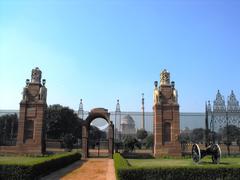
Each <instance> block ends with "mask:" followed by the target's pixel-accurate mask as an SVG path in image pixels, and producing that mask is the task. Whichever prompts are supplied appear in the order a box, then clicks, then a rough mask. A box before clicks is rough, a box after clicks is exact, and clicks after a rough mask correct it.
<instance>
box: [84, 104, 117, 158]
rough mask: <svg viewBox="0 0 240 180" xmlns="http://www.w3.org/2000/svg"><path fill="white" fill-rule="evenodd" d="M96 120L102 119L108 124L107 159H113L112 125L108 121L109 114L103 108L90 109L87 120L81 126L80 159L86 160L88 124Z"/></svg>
mask: <svg viewBox="0 0 240 180" xmlns="http://www.w3.org/2000/svg"><path fill="white" fill-rule="evenodd" d="M96 118H103V119H105V120H106V121H107V123H108V124H109V127H108V157H109V158H113V143H114V136H113V135H114V125H113V123H112V121H111V120H110V113H109V112H108V110H107V109H104V108H95V109H92V110H91V111H90V112H89V114H88V117H87V119H86V120H85V121H84V123H83V125H82V157H83V158H88V149H89V148H88V141H89V130H90V124H91V122H92V121H93V120H95V119H96Z"/></svg>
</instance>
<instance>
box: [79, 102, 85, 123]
mask: <svg viewBox="0 0 240 180" xmlns="http://www.w3.org/2000/svg"><path fill="white" fill-rule="evenodd" d="M83 114H84V111H83V102H82V99H80V104H79V108H78V117H79V118H81V119H83Z"/></svg>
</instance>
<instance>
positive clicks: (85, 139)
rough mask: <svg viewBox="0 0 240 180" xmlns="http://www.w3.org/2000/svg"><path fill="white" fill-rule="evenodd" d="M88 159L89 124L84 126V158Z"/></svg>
mask: <svg viewBox="0 0 240 180" xmlns="http://www.w3.org/2000/svg"><path fill="white" fill-rule="evenodd" d="M87 157H88V128H87V124H83V125H82V158H83V159H86V158H87Z"/></svg>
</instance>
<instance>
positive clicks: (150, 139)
mask: <svg viewBox="0 0 240 180" xmlns="http://www.w3.org/2000/svg"><path fill="white" fill-rule="evenodd" d="M146 148H148V149H150V148H153V134H149V135H148V136H147V137H146Z"/></svg>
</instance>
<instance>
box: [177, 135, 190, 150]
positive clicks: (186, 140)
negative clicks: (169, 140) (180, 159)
mask: <svg viewBox="0 0 240 180" xmlns="http://www.w3.org/2000/svg"><path fill="white" fill-rule="evenodd" d="M179 142H180V144H181V149H182V151H185V150H186V147H187V146H186V145H187V143H189V142H190V131H183V132H181V133H180V135H179Z"/></svg>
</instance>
